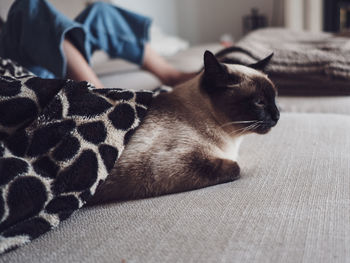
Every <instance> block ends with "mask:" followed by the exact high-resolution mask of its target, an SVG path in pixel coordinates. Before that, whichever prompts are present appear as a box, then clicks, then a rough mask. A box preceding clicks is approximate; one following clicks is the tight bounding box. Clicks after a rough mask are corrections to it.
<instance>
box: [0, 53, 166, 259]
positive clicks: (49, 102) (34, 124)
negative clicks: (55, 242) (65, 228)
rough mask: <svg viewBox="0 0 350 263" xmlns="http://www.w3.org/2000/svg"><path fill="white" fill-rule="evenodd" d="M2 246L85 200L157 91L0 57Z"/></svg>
mask: <svg viewBox="0 0 350 263" xmlns="http://www.w3.org/2000/svg"><path fill="white" fill-rule="evenodd" d="M0 72H1V76H0V254H1V253H3V252H6V251H8V250H10V249H14V248H16V247H18V246H20V245H23V244H25V243H28V242H30V241H31V240H32V239H35V238H37V237H39V236H40V235H42V234H43V233H45V232H47V231H49V230H50V229H52V228H54V227H56V226H57V225H58V224H59V223H60V222H61V221H62V220H65V219H66V218H68V217H69V216H70V215H71V214H72V213H73V212H74V211H75V210H77V209H79V208H80V207H82V206H83V205H84V204H85V203H86V202H87V201H88V200H89V198H90V197H91V196H92V195H93V194H94V193H95V190H96V188H97V186H98V184H100V183H101V182H103V180H104V179H105V178H106V177H107V175H108V174H109V172H110V170H111V169H112V168H113V166H114V164H115V162H116V161H117V160H118V158H119V157H120V155H121V154H122V152H123V149H124V147H125V145H126V144H127V142H128V140H129V139H130V137H131V136H132V134H133V132H134V131H135V129H136V128H137V127H138V125H139V124H140V123H141V121H142V119H143V117H144V116H145V114H146V112H147V108H148V106H149V105H150V103H151V102H152V96H153V95H154V94H157V93H158V92H160V91H157V92H155V93H152V92H149V91H139V92H132V91H128V90H121V89H95V88H94V87H93V86H91V85H90V84H89V83H87V82H74V81H71V80H62V79H42V78H39V77H36V76H33V75H32V74H31V73H29V72H28V71H26V70H25V69H23V68H21V67H18V66H16V64H14V63H12V62H11V61H10V60H3V59H0Z"/></svg>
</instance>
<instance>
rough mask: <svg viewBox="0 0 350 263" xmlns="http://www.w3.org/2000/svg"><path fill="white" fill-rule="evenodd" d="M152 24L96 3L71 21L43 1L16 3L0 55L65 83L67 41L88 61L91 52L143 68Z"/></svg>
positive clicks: (0, 37)
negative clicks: (97, 51) (98, 51)
mask: <svg viewBox="0 0 350 263" xmlns="http://www.w3.org/2000/svg"><path fill="white" fill-rule="evenodd" d="M150 24H151V20H150V19H149V18H147V17H144V16H141V15H138V14H135V13H132V12H130V11H127V10H124V9H122V8H118V7H116V6H113V5H111V4H107V3H103V2H96V3H94V4H91V5H90V6H89V7H87V8H86V9H85V10H83V12H82V13H81V14H80V15H78V16H77V18H76V19H75V21H72V20H70V19H68V18H67V17H65V16H64V15H63V14H61V13H59V12H58V11H57V10H56V9H55V8H54V7H53V6H52V5H51V4H50V3H49V2H47V1H46V0H16V1H15V2H14V4H13V5H12V6H11V9H10V11H9V14H8V17H7V21H6V23H5V25H4V27H3V28H2V30H1V34H0V56H2V57H3V58H10V59H12V60H15V61H17V62H18V63H19V64H21V65H22V66H24V67H26V68H28V69H29V70H30V71H31V72H33V73H34V74H36V75H37V76H39V77H42V78H55V77H56V78H64V77H65V76H66V60H65V57H64V54H63V50H62V42H63V40H64V38H65V37H67V38H68V39H69V40H70V41H71V42H72V43H73V44H74V45H75V46H76V47H77V48H78V49H79V51H80V52H81V53H82V54H83V56H84V57H85V58H86V60H87V61H88V62H90V58H91V55H92V53H93V52H94V51H95V50H98V49H99V50H104V51H106V52H107V53H108V54H109V56H110V57H112V58H115V57H120V58H123V59H126V60H129V61H131V62H133V63H137V64H139V65H140V64H142V61H143V52H144V45H145V43H146V42H147V41H148V30H149V26H150Z"/></svg>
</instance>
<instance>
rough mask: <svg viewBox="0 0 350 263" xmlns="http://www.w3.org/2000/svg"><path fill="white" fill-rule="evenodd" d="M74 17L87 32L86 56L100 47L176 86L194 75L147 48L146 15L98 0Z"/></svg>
mask: <svg viewBox="0 0 350 263" xmlns="http://www.w3.org/2000/svg"><path fill="white" fill-rule="evenodd" d="M75 20H76V21H77V22H79V23H81V24H82V25H83V26H84V29H85V31H86V32H87V34H86V35H87V41H86V42H85V51H86V54H88V55H87V56H88V59H89V56H90V55H91V54H92V53H93V52H94V51H95V50H98V49H101V50H104V51H105V52H106V53H107V54H109V56H110V57H112V58H123V59H126V60H128V61H130V62H133V63H136V64H138V65H140V66H141V67H142V68H143V69H145V70H148V71H150V72H151V73H153V74H154V75H156V76H157V77H158V78H159V79H160V80H161V81H162V83H164V84H166V85H175V84H178V83H179V82H183V81H185V80H187V79H189V78H190V77H192V76H194V74H193V73H190V74H189V73H183V72H181V71H179V70H177V69H175V68H174V67H173V66H172V65H170V64H169V63H168V62H167V61H166V60H165V59H164V58H162V57H161V56H159V55H158V54H157V53H156V52H155V51H154V50H153V49H152V48H151V47H150V45H149V44H148V30H149V26H150V24H151V20H150V19H149V18H147V17H144V16H141V15H138V14H135V13H132V12H130V11H127V10H124V9H121V8H118V7H115V6H113V5H110V4H106V3H101V2H99V3H95V4H92V5H90V6H89V7H88V8H87V9H85V10H84V11H83V12H82V13H81V14H80V15H78V17H77V18H76V19H75ZM73 44H74V41H73ZM85 57H86V55H85Z"/></svg>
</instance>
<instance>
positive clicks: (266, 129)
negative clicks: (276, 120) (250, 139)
mask: <svg viewBox="0 0 350 263" xmlns="http://www.w3.org/2000/svg"><path fill="white" fill-rule="evenodd" d="M270 130H271V127H259V128H257V129H256V130H255V131H254V132H255V133H257V134H266V133H268V132H269V131H270Z"/></svg>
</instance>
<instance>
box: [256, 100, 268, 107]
mask: <svg viewBox="0 0 350 263" xmlns="http://www.w3.org/2000/svg"><path fill="white" fill-rule="evenodd" d="M254 104H255V105H256V106H258V107H265V105H266V103H265V101H264V100H263V99H258V100H256V101H255V103H254Z"/></svg>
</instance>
